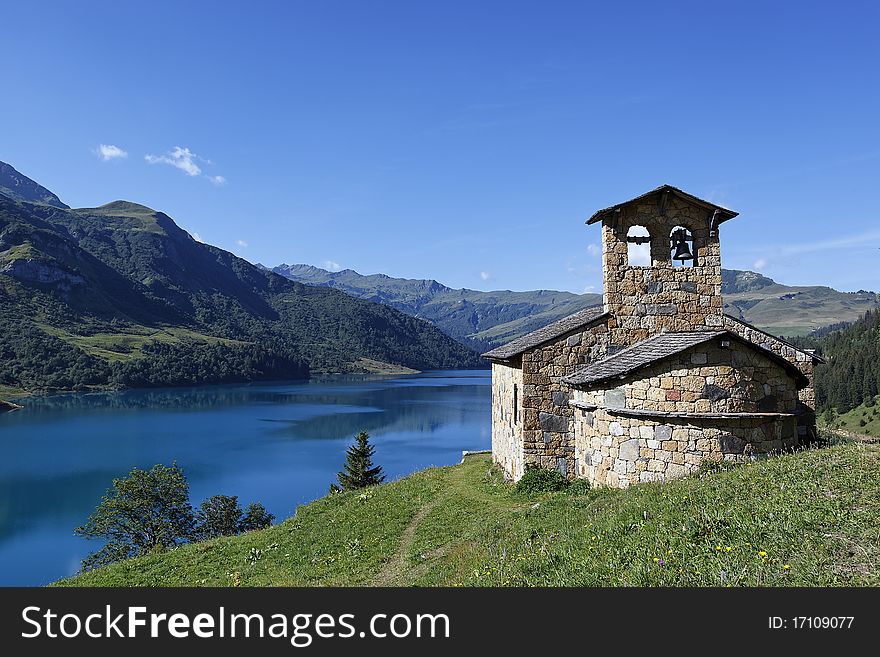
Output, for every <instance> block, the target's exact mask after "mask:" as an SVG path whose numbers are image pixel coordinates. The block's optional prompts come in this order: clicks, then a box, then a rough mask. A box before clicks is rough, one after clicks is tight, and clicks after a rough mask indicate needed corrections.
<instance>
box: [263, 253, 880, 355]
mask: <svg viewBox="0 0 880 657" xmlns="http://www.w3.org/2000/svg"><path fill="white" fill-rule="evenodd" d="M258 266H260V267H263V266H262V265H258ZM263 268H264V269H265V267H263ZM272 271H274V272H276V273H278V274H281V275H282V276H285V277H286V278H289V279H291V280H294V281H298V282H300V283H306V284H308V285H318V286H323V287H330V288H334V289H337V290H342V291H343V292H346V293H348V294H351V295H353V296H355V297H358V298H361V299H369V300H371V301H378V302H379V303H383V304H386V305H388V306H391V307H393V308H396V309H397V310H400V311H402V312H405V313H407V314H409V315H412V316H414V317H419V318H422V319H426V320H428V321H430V322H432V323H433V324H435V325H437V326H438V327H439V328H440V329H441V330H442V331H443V332H445V333H446V334H447V335H450V336H452V337H454V338H455V339H457V340H460V341H461V342H463V343H464V344H466V345H468V346H471V347H473V348H475V349H478V350H488V349H490V348H492V347H494V346H497V345H499V344H503V343H505V342H508V341H510V340H512V339H514V338H517V337H519V336H521V335H525V334H526V333H528V332H530V331H533V330H535V329H537V328H540V327H541V326H545V325H546V324H549V323H550V322H553V321H555V320H557V319H559V318H561V317H565V316H566V315H570V314H572V313H574V312H577V311H578V310H581V309H583V308H586V307H588V306H594V305H597V304H600V303H602V295H601V294H573V293H571V292H554V291H552V290H535V291H533V292H510V291H506V290H505V291H494V292H479V291H476V290H468V289H452V288H449V287H446V286H445V285H442V284H441V283H438V282H437V281H435V280H430V279H427V280H422V279H406V278H391V277H389V276H386V275H385V274H371V275H362V274H359V273H357V272H356V271H353V270H351V269H344V270H342V271H338V272H331V271H327V270H326V269H321V268H320V267H314V266H312V265H287V264H283V265H279V266H278V267H274V268H273V269H272ZM721 276H722V286H721V292H722V294H723V295H724V310H725V312H726V313H728V314H730V315H733V316H735V317H739V318H741V319H743V320H745V321H747V322H749V323H751V324H754V325H756V326H758V327H759V328H762V329H765V330H767V331H770V332H773V333H776V334H781V335H787V336H794V335H804V334H807V333H810V332H811V331H812V330H814V329H817V328H820V327H823V326H827V325H830V324H835V323H839V322H852V321H855V320H856V319H858V318H859V317H860V316H861V315H863V314H864V313H865V312H866V311H867V310H870V309H872V308H874V307H876V306H877V303H878V295H877V294H875V293H874V292H864V291H862V292H838V291H837V290H834V289H832V288H830V287H821V286H802V287H798V286H790V285H781V284H779V283H777V282H776V281H774V280H772V279H770V278H767V277H766V276H763V275H761V274H758V273H756V272H751V271H739V270H733V269H723V270H722V272H721Z"/></svg>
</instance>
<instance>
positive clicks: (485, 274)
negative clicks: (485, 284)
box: [480, 271, 492, 281]
mask: <svg viewBox="0 0 880 657" xmlns="http://www.w3.org/2000/svg"><path fill="white" fill-rule="evenodd" d="M490 278H492V274H490V273H489V272H487V271H481V272H480V279H481V280H484V281H488V280H489V279H490Z"/></svg>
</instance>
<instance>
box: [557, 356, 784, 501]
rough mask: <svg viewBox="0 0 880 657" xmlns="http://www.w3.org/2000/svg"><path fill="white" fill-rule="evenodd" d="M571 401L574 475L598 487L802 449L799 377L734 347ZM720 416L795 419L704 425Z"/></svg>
mask: <svg viewBox="0 0 880 657" xmlns="http://www.w3.org/2000/svg"><path fill="white" fill-rule="evenodd" d="M572 403H573V404H575V405H577V407H578V408H577V410H576V412H575V414H574V419H573V432H574V447H575V463H576V470H577V476H579V477H585V478H587V479H588V480H589V481H590V482H591V483H592V484H594V485H599V486H616V487H625V486H628V485H630V484H632V483H637V482H640V481H657V480H664V479H667V478H675V477H679V476H683V475H685V474H687V473H689V472H692V471H694V470H697V469H699V464H700V462H701V461H703V460H704V459H713V460H728V461H731V460H732V461H742V460H749V459H752V458H756V457H757V456H758V455H761V454H767V453H769V452H772V451H776V450H782V449H787V448H791V447H795V446H796V445H797V444H798V436H797V432H796V420H795V416H794V415H793V414H794V413H795V412H796V408H797V405H798V399H797V387H796V382H795V380H794V378H793V377H792V375H791V374H790V373H789V372H788V371H787V370H785V369H784V368H783V367H782V366H781V365H779V364H778V363H776V362H774V361H773V360H771V359H770V358H768V357H767V356H764V355H762V354H760V353H758V352H755V351H754V350H752V349H750V348H749V347H747V346H745V345H740V344H739V343H737V342H735V341H733V340H731V344H730V347H728V348H722V347H720V346H719V345H718V344H715V343H710V344H709V345H700V346H698V347H696V348H695V349H692V350H689V351H687V352H684V353H683V354H679V355H678V356H677V357H673V358H670V359H666V360H664V361H660V362H658V363H656V364H655V365H654V366H653V367H651V368H648V369H645V370H642V371H640V372H638V373H636V374H633V375H632V376H630V377H629V378H627V379H624V380H623V381H621V382H620V383H619V384H618V386H617V387H616V388H613V389H605V388H602V387H598V388H595V389H576V390H574V391H573V394H572ZM583 407H589V408H593V409H594V410H583ZM628 411H636V412H638V411H642V412H647V413H648V415H647V416H645V415H638V416H633V414H628ZM650 412H657V413H658V415H657V416H650ZM663 413H682V414H688V415H689V416H688V417H678V418H676V417H662V416H661V415H662V414H663ZM723 413H756V414H762V413H766V414H773V413H778V414H791V415H787V416H784V415H775V416H774V415H754V416H751V417H733V418H731V417H726V418H724V417H714V418H713V417H704V418H700V417H698V414H709V415H711V414H723Z"/></svg>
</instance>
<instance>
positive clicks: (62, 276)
mask: <svg viewBox="0 0 880 657" xmlns="http://www.w3.org/2000/svg"><path fill="white" fill-rule="evenodd" d="M20 187H21V188H22V189H30V190H33V189H36V188H38V187H39V186H38V185H36V183H32V184H26V183H23V184H22V185H21V186H20ZM480 366H484V364H483V363H482V362H481V361H480V360H479V357H478V356H477V354H475V353H474V352H473V351H471V350H469V349H467V348H465V347H464V346H463V345H461V344H460V343H458V342H456V341H454V340H452V339H451V338H449V337H448V336H446V335H445V334H443V333H442V332H441V331H439V330H438V329H437V328H435V327H434V326H432V325H431V324H429V323H428V322H425V321H421V320H418V319H415V318H413V317H410V316H408V315H406V314H404V313H401V312H398V311H396V310H394V309H392V308H388V307H386V306H383V305H381V304H376V303H371V302H369V301H364V300H360V299H355V298H353V297H351V296H350V295H347V294H345V293H343V292H340V291H337V290H332V289H327V288H319V287H314V286H307V285H303V284H300V283H296V282H293V281H290V280H287V279H286V278H283V277H282V276H278V275H277V274H273V273H271V272H267V271H264V270H261V269H259V268H258V267H255V266H254V265H252V264H250V263H248V262H247V261H245V260H242V259H241V258H238V257H236V256H235V255H233V254H232V253H229V252H228V251H224V250H222V249H219V248H217V247H214V246H211V245H208V244H203V243H201V242H198V241H196V240H195V239H193V238H192V237H191V236H190V235H189V234H188V233H187V232H186V231H184V230H182V229H181V228H180V227H178V226H177V224H175V222H174V221H173V220H172V219H171V217H169V216H168V215H166V214H164V213H162V212H157V211H155V210H152V209H150V208H148V207H146V206H143V205H138V204H136V203H130V202H127V201H115V202H113V203H109V204H107V205H103V206H100V207H97V208H82V209H68V208H61V207H57V206H54V205H48V204H36V203H29V202H23V201H20V200H14V199H11V198H9V197H7V196H6V195H0V387H3V386H6V387H12V388H23V389H30V390H33V389H48V388H64V389H76V388H83V387H89V386H106V385H132V386H145V385H180V384H198V383H210V382H225V381H236V380H254V379H278V378H300V377H303V376H307V375H308V373H309V372H356V371H403V370H407V369H417V370H424V369H435V368H448V367H480Z"/></svg>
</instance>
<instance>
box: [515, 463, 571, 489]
mask: <svg viewBox="0 0 880 657" xmlns="http://www.w3.org/2000/svg"><path fill="white" fill-rule="evenodd" d="M568 485H569V482H568V479H566V478H565V477H564V476H563V475H562V474H561V473H560V472H559V471H558V470H547V469H545V468H535V467H531V468H527V469H526V471H525V473H523V476H522V479H520V480H519V481H518V482H516V492H517V493H520V494H521V495H534V494H536V493H553V492H556V491H560V490H565V489H566V488H568Z"/></svg>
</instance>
